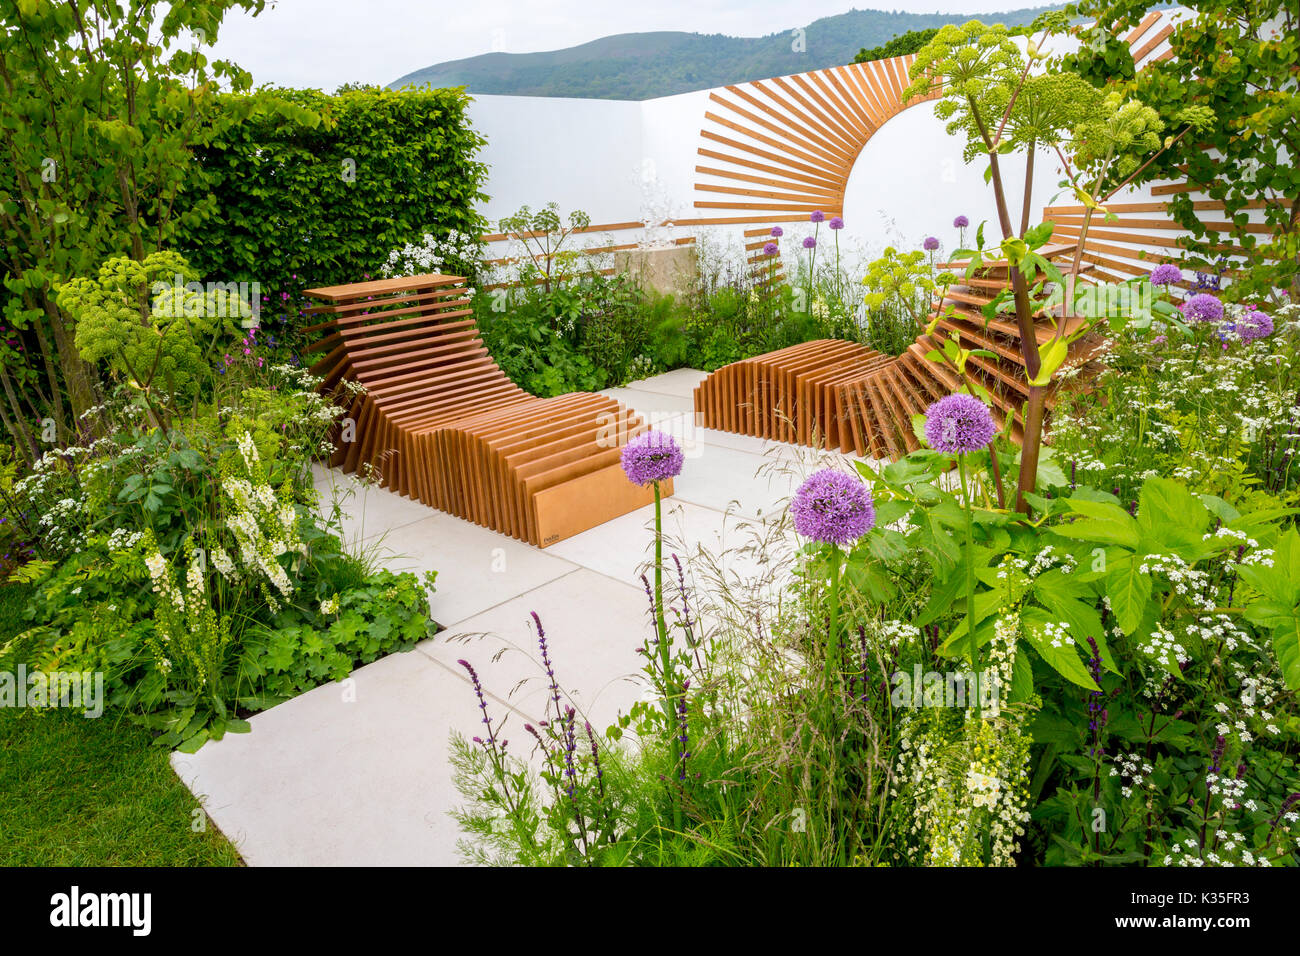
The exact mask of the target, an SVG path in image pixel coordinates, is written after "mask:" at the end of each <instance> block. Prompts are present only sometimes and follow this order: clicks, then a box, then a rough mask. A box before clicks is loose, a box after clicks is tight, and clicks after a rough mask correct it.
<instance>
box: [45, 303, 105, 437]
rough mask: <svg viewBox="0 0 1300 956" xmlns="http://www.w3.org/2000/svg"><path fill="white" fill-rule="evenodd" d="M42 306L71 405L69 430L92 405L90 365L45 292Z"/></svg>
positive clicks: (93, 387)
mask: <svg viewBox="0 0 1300 956" xmlns="http://www.w3.org/2000/svg"><path fill="white" fill-rule="evenodd" d="M42 298H43V299H44V305H45V317H46V319H47V320H48V321H49V323H50V330H51V332H53V335H54V348H55V350H56V351H57V352H58V354H59V367H60V368H61V369H62V370H63V381H64V384H65V385H66V386H67V389H68V401H69V403H70V404H71V405H72V415H73V419H74V420H73V421H71V422H68V423H67V424H68V427H69V428H70V429H71V431H72V432H73V433H75V432H76V430H77V424H78V421H79V420H80V418H81V416H82V415H83V414H84V413H85V412H86V411H87V410H88V409H90V408H93V407H94V405H95V398H96V396H95V381H94V376H93V375H92V372H91V368H90V366H89V365H88V364H87V363H86V362H85V361H83V360H82V358H81V353H80V352H78V351H77V345H76V342H75V341H74V339H73V333H72V330H71V329H69V328H68V325H67V323H66V322H65V321H64V320H63V313H62V312H60V311H59V308H58V306H57V305H55V304H54V303H53V302H52V301H50V298H49V295H48V294H44V295H42Z"/></svg>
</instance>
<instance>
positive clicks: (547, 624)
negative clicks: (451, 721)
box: [417, 568, 652, 745]
mask: <svg viewBox="0 0 1300 956" xmlns="http://www.w3.org/2000/svg"><path fill="white" fill-rule="evenodd" d="M534 611H536V612H537V615H538V617H539V618H540V619H541V622H542V627H543V628H544V630H545V634H546V639H547V643H548V646H549V649H550V656H551V660H552V663H553V665H554V670H555V677H556V680H557V682H558V684H559V686H560V687H561V689H562V691H563V693H564V695H565V696H566V698H568V699H572V701H573V704H574V706H575V707H576V708H577V710H578V711H579V712H580V717H579V720H582V719H587V720H590V721H591V724H592V726H593V727H596V728H598V729H600V730H604V728H605V727H606V726H608V725H609V724H611V723H613V722H614V720H615V719H616V718H617V717H618V715H619V713H620V712H621V713H626V712H627V711H628V710H629V709H630V708H631V706H632V704H634V703H635V702H636V701H637V700H638V699H640V698H641V697H642V696H643V694H644V692H645V685H644V683H643V682H642V681H641V679H640V669H641V658H640V656H639V655H638V654H637V652H636V649H637V647H638V646H639V645H640V644H641V643H643V642H644V641H645V639H646V637H647V635H648V634H650V628H651V626H652V625H651V621H650V612H649V604H648V602H647V600H646V595H645V591H644V590H643V589H642V588H641V586H640V584H639V583H638V584H636V585H635V586H633V585H632V584H624V583H621V582H619V581H615V580H614V579H612V578H610V577H608V576H606V575H603V574H599V573H597V572H595V571H590V570H587V569H585V568H579V569H578V570H576V571H574V572H573V573H571V574H566V575H565V576H564V577H562V578H559V579H557V580H555V581H551V582H548V583H546V584H544V585H542V586H540V587H538V588H536V589H534V590H532V591H529V592H528V593H526V594H523V595H520V596H519V597H517V598H514V599H513V600H510V601H506V602H504V603H502V604H498V605H497V606H496V607H494V608H492V609H491V610H489V611H485V612H484V613H482V614H478V615H475V616H474V617H471V618H469V619H468V620H465V621H462V622H461V623H460V624H458V625H456V626H455V627H453V628H448V629H447V630H446V631H443V632H441V633H439V634H438V635H436V636H435V637H433V638H432V639H430V640H428V641H424V642H423V643H421V644H420V645H419V646H418V648H417V650H418V651H419V652H420V653H422V654H425V655H427V656H428V657H430V658H432V659H433V660H436V661H439V662H440V663H442V664H444V665H446V666H447V667H451V668H456V667H458V666H459V665H458V664H457V661H458V660H461V659H464V660H466V661H468V662H469V663H470V664H472V665H473V666H474V668H475V670H477V671H478V674H479V677H480V678H481V679H482V682H483V686H484V687H485V688H487V689H488V690H489V691H491V692H492V693H493V694H494V695H495V696H496V697H497V698H499V699H501V700H503V701H506V702H508V703H509V704H510V705H511V706H513V707H514V708H515V709H516V710H518V711H520V712H521V713H522V714H523V715H525V716H527V717H528V718H529V719H530V720H532V721H534V722H536V721H537V720H544V719H547V717H548V713H547V708H548V701H549V699H550V697H551V692H550V689H549V685H550V680H549V678H548V677H547V675H546V672H545V669H544V668H543V666H542V664H541V659H540V652H539V648H538V644H537V635H536V630H535V628H534V624H533V620H532V617H531V614H532V612H534ZM475 716H476V715H475V714H466V715H465V719H466V720H469V721H470V722H472V721H473V719H474V718H475ZM462 726H464V727H468V724H462ZM506 737H507V738H508V739H511V740H516V739H517V740H519V741H520V743H521V745H522V744H524V743H525V742H526V741H527V740H528V739H529V738H528V737H527V735H526V734H525V733H524V731H523V729H522V719H514V718H512V719H511V720H510V721H508V732H507V733H506Z"/></svg>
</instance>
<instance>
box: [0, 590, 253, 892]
mask: <svg viewBox="0 0 1300 956" xmlns="http://www.w3.org/2000/svg"><path fill="white" fill-rule="evenodd" d="M25 598H26V591H25V588H23V587H20V586H16V585H5V586H0V641H2V640H4V639H5V638H7V637H9V636H11V635H10V633H9V631H10V627H11V625H12V624H13V623H14V622H15V621H17V620H18V614H17V608H18V607H19V606H20V605H21V603H22V602H23V601H24V600H25ZM150 739H151V734H150V733H149V732H148V731H146V730H144V729H142V728H139V727H135V726H133V725H131V724H129V723H126V722H125V721H120V720H118V719H117V718H116V717H114V716H113V715H111V714H105V715H104V716H103V717H100V718H98V719H95V720H89V719H87V718H85V717H83V716H81V712H80V711H71V710H48V711H33V710H24V709H22V708H0V866H238V865H239V864H240V859H239V854H238V853H236V852H235V849H234V847H233V846H231V845H230V843H229V842H228V841H227V840H226V839H225V838H224V837H223V836H222V835H221V834H220V833H218V832H217V831H216V830H215V829H214V828H213V827H212V824H211V822H210V821H209V820H208V819H207V818H206V816H204V815H203V813H202V812H199V813H195V811H196V810H198V808H199V804H198V801H197V800H195V799H194V797H193V795H192V794H191V793H190V792H189V790H188V789H187V788H186V787H185V785H184V784H183V783H181V782H180V780H179V779H178V778H177V777H176V774H175V773H173V772H172V769H171V765H170V764H169V763H168V760H167V751H166V750H165V749H163V748H161V747H155V746H153V745H152V744H151V742H150ZM196 821H197V822H196ZM195 826H198V827H201V829H200V830H198V832H195V830H194V829H193V827H195Z"/></svg>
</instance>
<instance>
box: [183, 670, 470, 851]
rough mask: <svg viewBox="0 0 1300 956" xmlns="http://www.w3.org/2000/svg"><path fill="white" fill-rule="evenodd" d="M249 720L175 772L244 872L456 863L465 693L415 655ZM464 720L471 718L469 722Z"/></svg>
mask: <svg viewBox="0 0 1300 956" xmlns="http://www.w3.org/2000/svg"><path fill="white" fill-rule="evenodd" d="M351 680H352V682H353V683H352V685H350V686H351V687H352V688H353V689H354V690H355V700H354V701H352V702H348V701H346V700H345V698H344V692H345V690H346V689H347V687H346V686H345V685H340V684H327V685H324V686H322V687H317V688H315V689H314V690H311V691H308V692H307V693H305V694H303V695H301V696H299V697H296V698H294V699H293V700H291V701H288V702H286V703H283V704H281V705H279V706H278V707H273V708H271V709H270V710H268V711H265V712H264V713H261V714H258V715H257V716H255V717H253V718H252V720H251V721H250V723H251V724H252V727H253V730H252V733H248V734H228V735H227V736H226V737H225V738H224V739H222V740H221V741H219V742H215V743H209V744H207V745H205V746H204V747H203V748H202V749H200V750H199V751H198V753H195V754H188V755H187V754H182V753H174V754H172V766H173V768H175V770H176V773H177V774H178V775H179V776H180V778H181V779H182V780H183V781H184V782H185V783H186V785H188V786H189V788H190V789H191V790H192V791H194V793H195V794H197V795H198V796H199V798H200V800H201V801H202V803H203V806H204V809H205V810H206V811H207V813H208V815H209V816H210V817H211V818H212V819H213V821H214V822H215V823H216V825H217V826H218V827H219V828H220V829H221V832H222V833H224V834H225V835H226V836H227V837H228V838H229V839H230V840H231V841H232V842H233V843H234V844H235V846H236V847H237V848H238V850H239V852H240V854H241V855H242V856H243V857H244V860H245V861H246V862H247V863H248V864H249V865H250V866H377V865H382V866H421V865H450V864H455V863H456V862H457V861H458V857H457V854H456V849H455V848H456V841H457V839H458V838H459V833H458V828H457V826H456V823H455V821H454V820H452V818H451V817H450V816H448V814H447V811H448V810H449V809H450V808H452V807H455V806H457V805H459V804H460V803H461V800H460V796H459V794H458V793H457V792H456V790H455V787H454V786H453V785H452V780H451V772H450V765H449V760H448V758H449V753H450V749H449V744H448V730H449V729H450V728H451V727H453V726H456V727H468V726H469V724H471V723H472V722H473V715H474V714H475V713H476V711H475V700H474V695H473V691H472V689H471V688H470V685H469V684H468V683H467V682H465V681H463V680H461V679H459V678H458V677H457V676H456V675H455V674H452V673H450V672H448V671H447V670H446V669H445V668H444V667H443V666H442V665H440V664H438V663H436V662H435V661H433V660H431V659H430V658H429V657H428V656H427V655H425V654H421V653H419V652H418V651H409V652H406V653H403V654H392V655H389V656H388V657H385V658H383V659H381V660H378V661H376V662H375V663H373V664H370V665H368V666H366V667H362V668H360V669H359V670H357V671H356V672H354V673H353V675H352V678H351ZM467 715H468V716H467Z"/></svg>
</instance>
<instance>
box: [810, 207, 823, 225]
mask: <svg viewBox="0 0 1300 956" xmlns="http://www.w3.org/2000/svg"><path fill="white" fill-rule="evenodd" d="M808 221H809V222H825V221H826V213H824V212H822V211H821V210H820V209H816V210H814V211H813V214H812V215H811V216H809V217H808Z"/></svg>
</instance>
